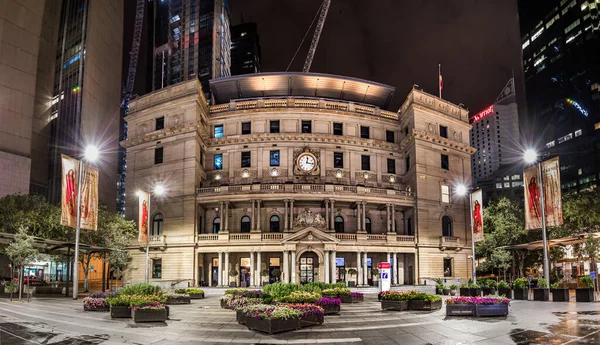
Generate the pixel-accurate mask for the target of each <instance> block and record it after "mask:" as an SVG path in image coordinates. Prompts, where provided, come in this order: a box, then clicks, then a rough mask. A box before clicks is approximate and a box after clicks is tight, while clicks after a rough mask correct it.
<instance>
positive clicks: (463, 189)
mask: <svg viewBox="0 0 600 345" xmlns="http://www.w3.org/2000/svg"><path fill="white" fill-rule="evenodd" d="M456 194H458V195H460V196H466V195H467V194H469V224H470V226H471V252H472V255H471V271H472V272H471V273H472V278H473V284H475V283H477V272H475V233H474V232H473V200H472V198H471V197H472V194H471V193H470V192H469V189H468V188H467V186H465V185H463V184H461V185H458V186H456Z"/></svg>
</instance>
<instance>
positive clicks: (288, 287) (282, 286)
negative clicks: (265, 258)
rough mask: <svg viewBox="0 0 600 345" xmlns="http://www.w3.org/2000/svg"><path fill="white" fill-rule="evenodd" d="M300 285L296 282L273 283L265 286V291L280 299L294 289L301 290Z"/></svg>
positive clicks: (275, 298) (277, 299)
mask: <svg viewBox="0 0 600 345" xmlns="http://www.w3.org/2000/svg"><path fill="white" fill-rule="evenodd" d="M299 287H300V286H299V285H298V284H295V283H289V284H286V283H281V282H278V283H273V284H269V285H267V286H265V287H263V292H264V293H266V294H269V295H271V297H273V299H274V300H276V301H279V300H281V299H282V298H283V297H285V296H288V295H290V294H291V293H292V292H294V291H298V290H299Z"/></svg>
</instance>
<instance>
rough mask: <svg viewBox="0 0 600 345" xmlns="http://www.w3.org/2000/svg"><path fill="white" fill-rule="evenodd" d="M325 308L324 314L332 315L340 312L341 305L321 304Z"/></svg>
mask: <svg viewBox="0 0 600 345" xmlns="http://www.w3.org/2000/svg"><path fill="white" fill-rule="evenodd" d="M321 307H322V308H323V311H324V314H325V315H332V314H337V313H339V312H340V306H339V305H324V306H321Z"/></svg>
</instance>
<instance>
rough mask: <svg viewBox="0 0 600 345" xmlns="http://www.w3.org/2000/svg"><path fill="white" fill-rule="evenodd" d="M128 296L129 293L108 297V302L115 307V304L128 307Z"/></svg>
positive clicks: (129, 296)
mask: <svg viewBox="0 0 600 345" xmlns="http://www.w3.org/2000/svg"><path fill="white" fill-rule="evenodd" d="M130 298H131V295H119V296H116V297H109V298H108V304H110V305H111V306H113V307H115V306H122V307H129V299H130Z"/></svg>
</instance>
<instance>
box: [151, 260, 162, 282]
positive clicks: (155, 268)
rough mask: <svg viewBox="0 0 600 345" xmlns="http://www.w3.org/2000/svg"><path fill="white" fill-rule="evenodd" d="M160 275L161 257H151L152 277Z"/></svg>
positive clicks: (159, 276) (158, 277) (157, 277)
mask: <svg viewBox="0 0 600 345" xmlns="http://www.w3.org/2000/svg"><path fill="white" fill-rule="evenodd" d="M161 277H162V259H152V278H156V279H160V278H161Z"/></svg>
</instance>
